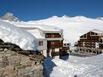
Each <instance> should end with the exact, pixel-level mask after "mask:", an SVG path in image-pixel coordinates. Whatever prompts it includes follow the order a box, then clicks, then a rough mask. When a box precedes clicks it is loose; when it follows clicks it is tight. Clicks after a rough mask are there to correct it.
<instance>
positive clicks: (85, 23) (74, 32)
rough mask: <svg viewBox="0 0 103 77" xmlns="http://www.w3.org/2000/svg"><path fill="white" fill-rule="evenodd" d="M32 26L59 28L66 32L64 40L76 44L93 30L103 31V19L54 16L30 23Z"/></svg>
mask: <svg viewBox="0 0 103 77" xmlns="http://www.w3.org/2000/svg"><path fill="white" fill-rule="evenodd" d="M28 23H30V24H45V25H52V26H56V27H59V28H61V29H63V30H64V38H65V39H66V40H67V41H69V42H70V43H74V42H76V41H77V40H78V39H79V36H80V35H82V34H83V33H86V32H87V31H89V30H92V29H100V30H103V20H102V17H101V18H97V19H93V18H87V17H84V16H75V17H68V16H62V17H57V16H53V17H50V18H47V19H42V20H36V21H29V22H28Z"/></svg>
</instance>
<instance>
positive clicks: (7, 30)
mask: <svg viewBox="0 0 103 77" xmlns="http://www.w3.org/2000/svg"><path fill="white" fill-rule="evenodd" d="M0 39H2V40H3V41H4V42H11V43H14V44H16V45H19V46H20V47H21V48H22V49H24V50H36V47H37V43H36V39H35V37H34V36H33V35H31V34H30V33H29V32H26V31H25V30H22V29H20V28H18V27H16V26H14V25H12V24H10V23H8V22H4V21H2V20H0Z"/></svg>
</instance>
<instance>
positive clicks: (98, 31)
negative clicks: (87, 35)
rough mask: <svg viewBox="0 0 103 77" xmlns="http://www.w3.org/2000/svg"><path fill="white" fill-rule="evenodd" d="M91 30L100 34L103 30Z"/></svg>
mask: <svg viewBox="0 0 103 77" xmlns="http://www.w3.org/2000/svg"><path fill="white" fill-rule="evenodd" d="M91 31H92V32H95V33H98V34H101V33H103V31H101V30H98V29H93V30H91Z"/></svg>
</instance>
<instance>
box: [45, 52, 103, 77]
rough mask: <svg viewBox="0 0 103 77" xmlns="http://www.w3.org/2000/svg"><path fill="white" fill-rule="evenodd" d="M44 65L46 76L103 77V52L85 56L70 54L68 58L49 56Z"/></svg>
mask: <svg viewBox="0 0 103 77" xmlns="http://www.w3.org/2000/svg"><path fill="white" fill-rule="evenodd" d="M52 64H53V65H52ZM44 65H45V66H46V68H45V69H46V77H47V76H48V77H76V76H77V77H103V73H102V72H103V54H101V55H98V56H93V57H85V58H83V57H76V56H69V59H68V60H61V59H59V58H58V57H56V58H55V59H52V60H50V59H48V58H47V59H46V60H45V63H44Z"/></svg>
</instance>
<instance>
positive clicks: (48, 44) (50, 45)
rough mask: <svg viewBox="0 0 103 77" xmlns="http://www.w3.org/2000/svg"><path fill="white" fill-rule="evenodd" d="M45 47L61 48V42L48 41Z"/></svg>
mask: <svg viewBox="0 0 103 77" xmlns="http://www.w3.org/2000/svg"><path fill="white" fill-rule="evenodd" d="M47 46H48V48H59V47H63V41H48V42H47Z"/></svg>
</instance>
